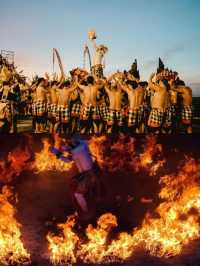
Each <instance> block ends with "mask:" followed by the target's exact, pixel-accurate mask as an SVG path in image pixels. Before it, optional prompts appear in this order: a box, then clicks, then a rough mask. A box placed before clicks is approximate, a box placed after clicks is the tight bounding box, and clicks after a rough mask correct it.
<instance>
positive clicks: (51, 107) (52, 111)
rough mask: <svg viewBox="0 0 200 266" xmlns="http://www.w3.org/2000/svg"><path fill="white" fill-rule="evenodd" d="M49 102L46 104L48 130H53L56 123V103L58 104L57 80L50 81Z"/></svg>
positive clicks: (51, 131)
mask: <svg viewBox="0 0 200 266" xmlns="http://www.w3.org/2000/svg"><path fill="white" fill-rule="evenodd" d="M49 96H50V97H49V98H50V99H49V100H50V101H49V104H48V119H49V132H50V133H53V132H54V127H55V123H56V115H57V105H58V82H57V81H56V80H54V81H52V82H51V86H50V88H49Z"/></svg>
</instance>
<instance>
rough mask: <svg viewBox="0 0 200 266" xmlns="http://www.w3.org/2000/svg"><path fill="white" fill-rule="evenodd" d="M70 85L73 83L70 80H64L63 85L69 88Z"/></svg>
mask: <svg viewBox="0 0 200 266" xmlns="http://www.w3.org/2000/svg"><path fill="white" fill-rule="evenodd" d="M70 85H71V83H70V81H69V80H65V81H64V82H63V87H64V88H69V87H70Z"/></svg>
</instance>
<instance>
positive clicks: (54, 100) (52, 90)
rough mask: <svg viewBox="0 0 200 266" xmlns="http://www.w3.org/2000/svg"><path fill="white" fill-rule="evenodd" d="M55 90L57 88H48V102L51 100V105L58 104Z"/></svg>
mask: <svg viewBox="0 0 200 266" xmlns="http://www.w3.org/2000/svg"><path fill="white" fill-rule="evenodd" d="M57 90H58V88H57V86H53V87H51V88H50V100H51V103H53V104H57V103H58V95H57V94H58V93H57Z"/></svg>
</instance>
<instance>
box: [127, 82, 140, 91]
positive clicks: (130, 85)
mask: <svg viewBox="0 0 200 266" xmlns="http://www.w3.org/2000/svg"><path fill="white" fill-rule="evenodd" d="M126 84H127V85H128V86H129V88H131V89H133V90H134V89H136V88H137V86H138V84H137V82H136V81H135V80H127V81H126Z"/></svg>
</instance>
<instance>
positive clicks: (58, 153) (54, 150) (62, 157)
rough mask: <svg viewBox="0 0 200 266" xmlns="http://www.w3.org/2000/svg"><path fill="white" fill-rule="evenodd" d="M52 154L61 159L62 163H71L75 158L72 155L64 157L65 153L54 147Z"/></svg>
mask: <svg viewBox="0 0 200 266" xmlns="http://www.w3.org/2000/svg"><path fill="white" fill-rule="evenodd" d="M51 152H52V153H53V154H54V155H55V156H56V157H57V158H58V159H60V160H61V161H64V162H71V161H73V158H72V156H71V155H69V156H64V155H63V152H61V151H60V150H58V149H57V148H55V147H53V148H51Z"/></svg>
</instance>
